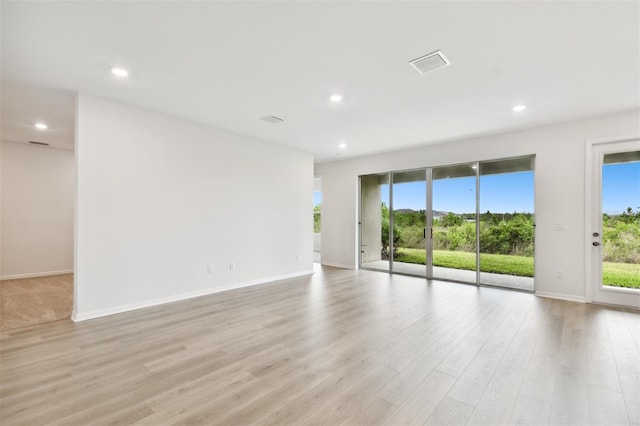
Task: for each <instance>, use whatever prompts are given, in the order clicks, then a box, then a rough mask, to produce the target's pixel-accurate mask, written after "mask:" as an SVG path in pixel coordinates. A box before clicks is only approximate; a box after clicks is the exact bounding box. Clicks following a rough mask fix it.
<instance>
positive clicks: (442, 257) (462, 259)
mask: <svg viewBox="0 0 640 426" xmlns="http://www.w3.org/2000/svg"><path fill="white" fill-rule="evenodd" d="M396 260H397V261H399V262H405V263H417V264H421V265H424V264H425V261H426V257H425V251H424V250H422V249H409V248H399V249H398V257H397V258H396ZM433 266H441V267H443V268H453V269H465V270H468V271H474V270H475V269H476V255H475V253H468V252H462V251H446V250H434V251H433ZM480 271H481V272H492V273H496V274H507V275H517V276H521V277H533V257H525V256H508V255H500V254H481V255H480ZM603 281H604V282H605V284H607V285H612V286H615V287H628V288H640V265H637V264H630V263H611V262H604V264H603Z"/></svg>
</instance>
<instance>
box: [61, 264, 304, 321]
mask: <svg viewBox="0 0 640 426" xmlns="http://www.w3.org/2000/svg"><path fill="white" fill-rule="evenodd" d="M312 274H313V270H305V271H299V272H293V273H290V274H284V275H276V276H273V277H267V278H260V279H256V280H250V281H244V282H240V283H233V284H228V285H224V286H219V287H208V288H205V289H203V290H197V291H190V292H188V293H180V294H176V295H173V296H167V297H160V298H157V299H151V300H145V301H142V302H136V303H129V304H126V305H119V306H114V307H112V308H106V309H99V310H97V311H90V312H82V313H77V312H76V311H75V310H74V311H73V313H72V314H71V319H72V320H73V321H74V322H79V321H86V320H90V319H94V318H100V317H106V316H108V315H114V314H120V313H123V312H128V311H134V310H136V309H142V308H149V307H152V306H157V305H163V304H165V303H171V302H178V301H180V300H186V299H193V298H194V297H201V296H207V295H209V294H214V293H221V292H223V291H228V290H234V289H237V288H242V287H249V286H253V285H260V284H266V283H270V282H273V281H279V280H285V279H287V278H295V277H301V276H305V275H312ZM74 309H75V307H74Z"/></svg>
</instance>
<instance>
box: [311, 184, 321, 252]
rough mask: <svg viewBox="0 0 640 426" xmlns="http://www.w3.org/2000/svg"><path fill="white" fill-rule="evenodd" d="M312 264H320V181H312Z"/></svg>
mask: <svg viewBox="0 0 640 426" xmlns="http://www.w3.org/2000/svg"><path fill="white" fill-rule="evenodd" d="M313 262H314V263H322V179H321V178H319V177H317V178H314V179H313Z"/></svg>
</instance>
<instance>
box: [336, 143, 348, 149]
mask: <svg viewBox="0 0 640 426" xmlns="http://www.w3.org/2000/svg"><path fill="white" fill-rule="evenodd" d="M338 148H340V149H347V144H346V143H344V142H342V143H341V144H340V145H338Z"/></svg>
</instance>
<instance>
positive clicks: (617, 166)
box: [599, 151, 640, 290]
mask: <svg viewBox="0 0 640 426" xmlns="http://www.w3.org/2000/svg"><path fill="white" fill-rule="evenodd" d="M599 216H600V217H601V218H602V225H601V229H602V239H601V241H602V242H601V244H602V259H601V261H602V276H601V279H600V282H601V284H602V285H603V286H607V287H613V288H629V289H638V290H640V151H631V152H622V153H610V154H604V156H603V164H602V212H601V214H600V215H599Z"/></svg>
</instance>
